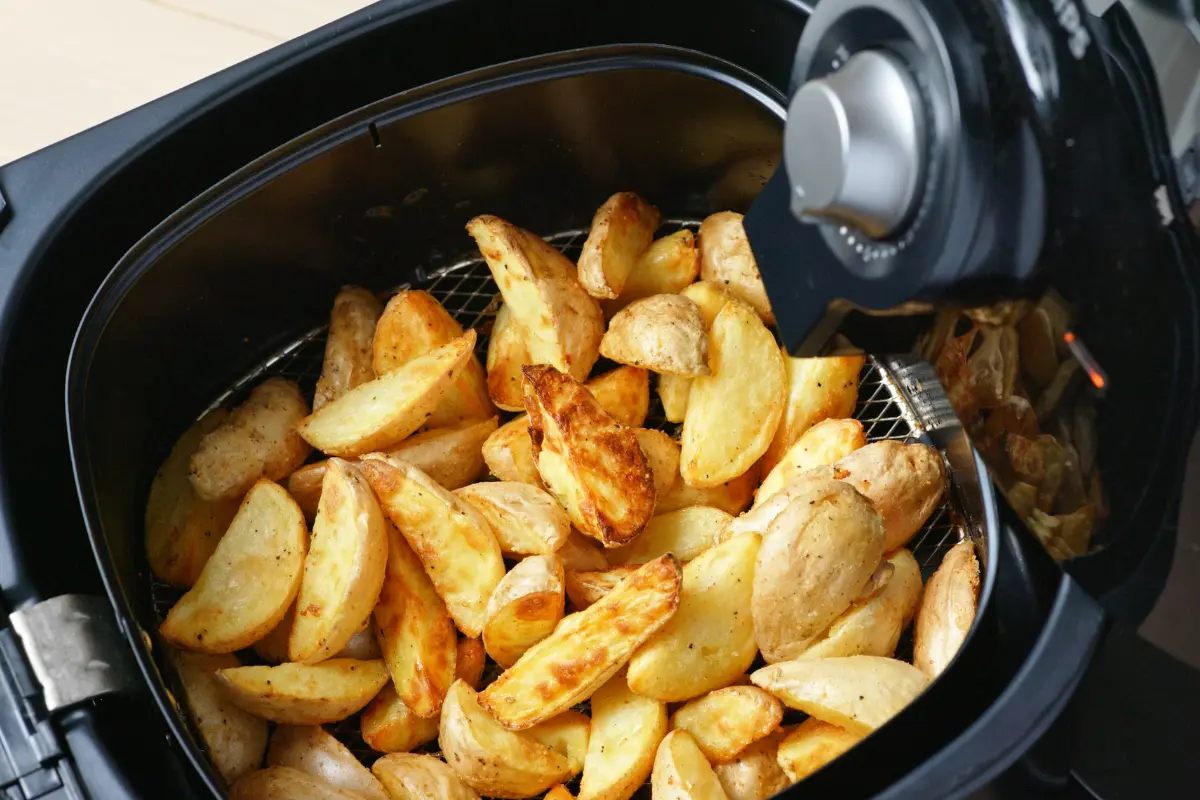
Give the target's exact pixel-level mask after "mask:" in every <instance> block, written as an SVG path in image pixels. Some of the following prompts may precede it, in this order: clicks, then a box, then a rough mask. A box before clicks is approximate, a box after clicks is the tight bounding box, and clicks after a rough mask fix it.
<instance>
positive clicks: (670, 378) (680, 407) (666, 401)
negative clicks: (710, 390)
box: [658, 375, 692, 422]
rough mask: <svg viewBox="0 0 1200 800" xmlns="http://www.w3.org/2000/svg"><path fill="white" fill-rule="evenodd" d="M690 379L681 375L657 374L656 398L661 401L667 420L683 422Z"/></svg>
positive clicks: (690, 388) (690, 385)
mask: <svg viewBox="0 0 1200 800" xmlns="http://www.w3.org/2000/svg"><path fill="white" fill-rule="evenodd" d="M691 392H692V379H691V378H688V377H685V376H683V375H659V376H658V399H659V400H660V401H661V402H662V406H663V415H664V416H665V417H666V418H667V422H683V420H684V418H685V417H687V405H688V395H689V394H691Z"/></svg>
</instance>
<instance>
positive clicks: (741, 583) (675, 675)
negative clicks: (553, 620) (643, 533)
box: [593, 534, 759, 702]
mask: <svg viewBox="0 0 1200 800" xmlns="http://www.w3.org/2000/svg"><path fill="white" fill-rule="evenodd" d="M758 547H759V537H758V536H757V535H755V534H748V535H746V536H739V537H736V538H734V539H730V540H729V541H728V542H725V543H724V544H722V545H718V546H717V547H713V548H711V549H709V550H705V551H704V552H703V553H701V554H700V555H699V556H697V557H696V558H695V559H694V560H692V561H689V562H688V564H687V566H685V567H684V568H683V587H682V589H681V590H680V592H679V611H678V612H676V614H675V616H674V617H672V618H671V620H670V621H669V622H668V623H667V624H666V625H664V626H663V628H662V630H660V631H659V632H658V633H657V634H656V635H655V636H654V637H653V638H652V639H650V641H648V642H647V643H646V644H645V645H644V646H643V647H642V649H641V650H639V651H638V652H636V653H635V654H634V656H633V658H632V659H630V661H629V674H628V681H629V688H630V689H632V690H633V691H635V692H637V693H638V694H640V695H644V696H646V697H653V698H654V699H655V700H664V701H666V702H680V701H683V700H690V699H692V698H693V697H699V696H700V695H702V694H704V693H705V692H709V691H712V690H713V689H720V688H722V687H725V686H728V685H729V684H731V683H733V681H734V680H735V679H736V678H737V677H738V676H739V675H741V674H742V673H744V672H745V671H746V670H747V669H748V668H749V667H750V665H751V664H752V663H753V662H754V657H755V655H757V654H758V648H757V647H756V646H755V643H754V621H753V620H751V618H750V616H751V615H750V592H751V588H752V586H753V583H754V559H755V556H756V554H757V553H758ZM651 563H654V562H651ZM643 569H644V568H643ZM593 607H594V606H593Z"/></svg>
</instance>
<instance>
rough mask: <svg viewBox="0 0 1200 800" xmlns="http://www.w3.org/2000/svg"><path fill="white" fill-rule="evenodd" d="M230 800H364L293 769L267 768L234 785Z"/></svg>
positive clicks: (356, 794) (352, 793) (358, 795)
mask: <svg viewBox="0 0 1200 800" xmlns="http://www.w3.org/2000/svg"><path fill="white" fill-rule="evenodd" d="M229 800H363V797H362V795H360V794H358V793H357V792H351V791H349V790H347V789H339V788H337V787H336V786H330V785H329V784H328V783H325V782H324V781H322V780H319V779H317V778H314V777H313V776H311V775H309V774H308V773H307V772H301V771H300V770H298V769H293V768H292V767H267V768H266V769H260V770H258V771H256V772H251V773H250V774H249V775H246V776H245V777H243V778H242V779H241V780H239V781H238V782H237V783H235V784H234V785H233V788H232V789H231V790H230V792H229Z"/></svg>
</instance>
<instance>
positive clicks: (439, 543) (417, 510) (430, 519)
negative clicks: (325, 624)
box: [362, 454, 504, 636]
mask: <svg viewBox="0 0 1200 800" xmlns="http://www.w3.org/2000/svg"><path fill="white" fill-rule="evenodd" d="M362 470H363V472H364V473H365V474H366V476H367V480H368V481H370V483H371V487H372V488H373V489H374V490H375V494H376V496H378V497H379V502H380V505H381V506H382V507H383V510H384V512H385V513H386V514H387V515H388V517H389V518H390V519H391V521H392V524H394V525H395V526H396V527H397V528H399V529H400V533H402V534H404V538H405V539H406V540H407V541H408V543H409V545H410V546H411V547H412V549H413V550H414V551H415V552H416V554H417V557H418V558H420V559H421V564H422V565H423V566H424V567H425V571H426V573H427V574H428V575H429V578H430V580H432V581H433V585H434V587H435V588H436V589H437V593H438V594H439V595H441V597H442V599H443V600H444V601H445V602H446V609H447V610H448V611H449V612H450V617H451V618H452V619H453V620H454V624H455V625H457V626H458V629H459V630H460V631H462V632H463V633H465V634H466V635H467V636H478V635H479V634H480V633H481V632H482V631H483V620H484V612H485V610H486V609H487V601H488V598H489V597H491V596H492V592H493V591H494V590H495V588H496V585H497V584H498V583H500V579H501V578H503V577H504V559H503V558H502V557H501V555H500V545H499V544H497V543H496V537H495V536H493V535H492V530H491V528H490V527H489V526H488V524H487V521H486V520H485V519H484V518H483V516H482V515H481V514H480V513H479V512H478V511H476V510H475V509H474V508H472V507H471V506H469V505H468V504H467V503H465V502H464V501H462V500H460V499H458V498H457V497H455V496H454V494H453V493H451V492H448V491H446V490H445V489H443V488H442V487H441V486H438V485H437V484H436V483H434V482H433V481H432V480H431V479H430V478H429V476H428V475H426V474H425V473H424V472H422V471H421V470H419V469H417V468H416V467H414V466H412V465H411V464H408V463H406V462H404V461H401V460H399V459H396V458H390V457H387V456H383V455H379V454H371V455H369V456H367V457H366V458H364V459H363V461H362Z"/></svg>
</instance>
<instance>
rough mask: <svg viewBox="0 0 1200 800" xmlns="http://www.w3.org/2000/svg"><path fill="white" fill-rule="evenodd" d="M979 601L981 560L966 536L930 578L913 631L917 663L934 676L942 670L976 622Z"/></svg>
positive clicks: (952, 658) (950, 551) (914, 652)
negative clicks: (976, 555) (977, 557)
mask: <svg viewBox="0 0 1200 800" xmlns="http://www.w3.org/2000/svg"><path fill="white" fill-rule="evenodd" d="M978 603H979V561H978V559H976V558H975V545H974V544H973V543H972V542H971V540H970V539H964V540H963V541H961V542H959V543H958V544H956V545H954V547H952V548H950V550H949V551H948V552H947V553H946V555H945V556H943V557H942V563H941V565H940V566H939V567H938V568H937V572H935V573H933V575H932V576H931V577H930V578H929V584H928V586H926V587H925V596H924V597H923V598H922V599H921V608H920V610H919V611H918V612H917V621H916V628H915V630H914V631H913V664H915V665H916V666H917V667H918V668H919V669H920V670H921V671H922V672H924V673H925V674H926V675H928V676H929V677H930V678H936V677H937V676H938V675H940V674H941V673H942V670H944V669H945V668H946V667H947V666H949V665H950V662H951V661H953V660H954V656H955V655H957V654H958V650H959V648H960V647H962V643H963V642H965V641H966V639H967V634H968V633H970V631H971V625H972V623H974V622H975V609H976V606H977V605H978Z"/></svg>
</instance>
